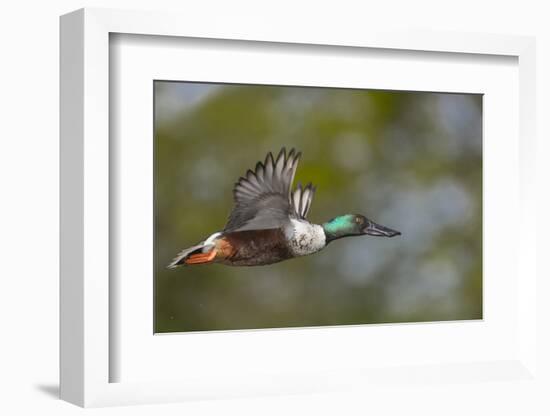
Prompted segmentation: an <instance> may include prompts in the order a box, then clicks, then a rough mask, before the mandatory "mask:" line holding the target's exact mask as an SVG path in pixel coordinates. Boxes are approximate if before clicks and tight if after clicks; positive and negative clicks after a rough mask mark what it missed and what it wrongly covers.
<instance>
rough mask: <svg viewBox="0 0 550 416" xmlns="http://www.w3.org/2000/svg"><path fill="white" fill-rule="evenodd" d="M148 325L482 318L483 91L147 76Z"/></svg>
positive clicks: (209, 327) (187, 328) (197, 327)
mask: <svg viewBox="0 0 550 416" xmlns="http://www.w3.org/2000/svg"><path fill="white" fill-rule="evenodd" d="M154 164H155V178H154V198H155V201H154V203H155V218H154V226H155V240H154V241H155V243H154V250H155V253H154V254H155V270H154V289H155V290H154V324H155V328H154V331H155V332H156V333H177V332H195V331H220V330H224V331H227V330H245V329H268V328H297V327H298V328H304V327H320V326H341V325H365V324H382V323H384V324H388V323H392V324H397V323H405V322H426V321H449V320H479V319H482V317H483V316H482V95H480V94H457V93H440V92H437V93H436V92H415V91H387V90H367V89H343V88H326V87H300V86H276V85H245V84H217V83H198V82H181V81H160V80H159V81H154Z"/></svg>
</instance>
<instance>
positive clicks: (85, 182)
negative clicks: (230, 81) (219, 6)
mask: <svg viewBox="0 0 550 416" xmlns="http://www.w3.org/2000/svg"><path fill="white" fill-rule="evenodd" d="M116 33H123V34H137V35H146V36H163V37H172V38H173V37H182V38H203V39H225V40H229V41H231V40H232V41H247V42H270V43H273V42H276V43H278V44H280V45H281V47H282V48H284V47H285V45H289V44H302V45H318V46H319V45H325V46H326V45H330V47H331V48H349V47H353V48H374V49H384V50H409V51H428V52H434V53H440V54H449V53H450V54H480V55H504V56H509V57H514V58H517V60H518V64H517V65H518V68H519V78H518V79H519V110H518V111H519V114H518V119H519V138H520V153H519V170H518V171H517V172H518V176H519V177H518V178H516V179H517V181H518V182H519V185H520V186H519V190H518V191H519V192H518V194H517V195H518V198H517V202H518V207H517V208H518V213H520V214H523V215H520V216H519V218H517V220H518V221H519V226H520V227H521V229H522V230H524V231H523V232H522V233H521V235H520V236H518V238H519V243H518V248H517V253H516V254H517V264H516V265H517V270H518V271H519V270H521V276H522V278H521V280H520V281H518V283H519V287H518V292H517V299H516V303H517V319H518V322H517V325H518V332H517V334H516V335H517V337H515V338H514V339H516V340H517V343H518V345H517V348H514V349H513V351H514V353H513V354H512V353H510V354H509V356H505V357H499V359H498V361H483V362H470V363H466V362H463V363H459V364H457V363H453V362H445V361H443V362H441V363H440V364H437V365H435V364H430V365H427V366H423V363H422V362H418V363H415V365H416V366H415V367H414V369H412V370H411V368H410V367H407V368H403V369H399V368H385V367H383V368H379V369H373V368H372V366H371V367H369V371H368V372H367V371H360V370H361V366H358V370H350V369H349V368H347V369H346V368H341V369H338V368H336V369H333V370H331V372H330V374H329V375H328V376H327V377H324V378H319V375H318V374H314V373H311V374H300V375H297V374H294V373H293V372H292V371H291V369H288V368H283V369H282V370H281V373H280V374H278V375H277V376H273V375H271V376H269V377H264V378H262V377H258V378H254V377H252V376H249V377H248V378H246V377H244V378H243V377H241V378H240V379H239V378H236V377H234V375H232V374H230V373H228V372H225V373H223V374H220V375H219V377H216V379H215V380H213V379H212V378H206V377H204V378H202V379H200V378H197V377H195V378H188V379H185V377H184V378H182V380H180V381H170V380H168V379H167V380H161V381H158V380H157V381H140V382H124V381H118V382H112V378H113V377H112V371H111V370H110V369H111V368H112V366H113V363H114V362H115V361H116V360H119V359H120V357H117V353H116V351H115V350H113V349H112V348H111V341H110V339H111V338H112V337H113V336H114V335H113V327H112V326H111V325H110V322H111V318H112V317H111V316H110V311H113V309H114V308H116V305H113V304H112V303H113V297H112V291H113V287H112V286H111V284H110V280H109V276H110V273H111V272H112V270H111V268H112V263H111V262H110V260H109V256H110V252H109V247H110V232H109V229H110V227H111V226H112V218H110V209H111V208H110V199H111V198H112V195H110V194H109V192H110V189H111V188H110V179H111V178H110V172H112V170H113V165H112V163H113V160H112V159H111V158H110V148H109V137H110V134H111V133H112V132H110V125H109V117H110V113H109V97H110V72H109V54H110V40H109V38H110V35H111V34H116ZM258 45H261V43H258ZM472 56H474V58H475V55H472ZM534 71H535V44H534V39H532V38H529V37H518V36H507V35H486V34H464V33H436V34H435V33H429V32H402V33H399V32H393V31H389V32H379V31H374V30H372V31H369V30H365V31H364V32H362V33H361V34H357V33H351V34H350V33H339V34H337V33H329V32H326V31H319V32H311V31H310V32H308V33H307V34H305V33H302V32H300V31H297V30H294V31H293V30H282V29H278V28H276V27H275V26H273V27H271V26H261V27H260V26H253V25H252V26H251V27H250V28H245V29H243V28H240V30H239V32H236V31H235V29H234V28H233V27H232V25H231V24H229V23H228V24H226V25H223V24H217V25H215V26H214V25H204V21H202V20H201V19H193V18H190V17H189V16H182V15H174V14H166V13H151V12H134V11H131V12H130V11H118V10H106V9H83V10H79V11H76V12H73V13H71V14H68V15H65V16H63V17H62V18H61V253H62V257H61V340H60V345H61V389H60V394H61V398H62V399H64V400H67V401H69V402H72V403H75V404H78V405H80V406H106V405H118V404H137V403H155V402H167V401H181V400H190V399H195V398H219V397H243V396H244V397H248V396H254V395H262V394H264V395H266V394H267V395H268V394H282V393H300V392H323V391H334V390H342V389H343V390H349V389H353V388H361V387H360V386H363V387H364V386H369V388H372V387H373V386H378V385H380V384H386V385H387V384H388V383H389V384H391V385H393V384H395V385H402V384H405V385H406V384H407V383H408V382H411V380H413V379H415V380H417V381H418V380H420V382H421V383H426V384H428V385H429V384H430V383H433V382H434V381H444V382H452V381H456V380H460V381H461V382H464V381H466V382H472V383H479V382H480V381H482V380H484V379H486V378H487V377H489V379H491V380H493V378H492V377H495V378H494V379H499V377H498V376H495V374H500V375H501V376H502V377H503V379H505V380H507V381H510V380H511V381H517V382H518V383H519V382H522V381H525V380H531V382H537V381H536V380H537V378H536V375H537V362H536V355H535V352H536V345H537V338H536V327H535V322H536V303H535V302H534V299H535V287H536V277H537V275H536V269H535V264H536V262H535V261H534V256H535V255H536V254H535V253H536V235H535V230H536V227H535V216H534V212H535V206H534V204H535V202H534V201H535V199H534V195H533V193H534V191H533V188H532V185H531V184H532V183H533V177H534V159H535V155H534V152H533V150H532V149H533V143H534V141H535V132H534V125H535V123H534V120H533V117H534V114H535V111H534V110H535V77H534ZM527 214H529V215H527ZM518 271H516V273H518ZM411 331H414V328H413V329H411ZM298 332H299V330H295V333H298ZM255 336H256V337H261V336H262V334H261V333H256V335H255ZM271 336H273V335H271ZM174 378H177V377H174ZM533 380H534V381H533Z"/></svg>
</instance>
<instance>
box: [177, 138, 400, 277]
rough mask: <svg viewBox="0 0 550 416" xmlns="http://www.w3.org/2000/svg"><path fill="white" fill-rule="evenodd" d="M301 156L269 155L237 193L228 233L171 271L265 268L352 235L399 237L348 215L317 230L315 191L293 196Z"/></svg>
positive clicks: (191, 251)
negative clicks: (311, 214) (310, 216)
mask: <svg viewBox="0 0 550 416" xmlns="http://www.w3.org/2000/svg"><path fill="white" fill-rule="evenodd" d="M299 159H300V153H297V154H295V153H294V149H292V150H291V151H290V152H289V154H288V156H287V154H286V151H285V149H283V150H281V152H280V153H279V155H278V156H277V158H276V160H275V159H274V158H273V156H272V154H271V153H269V154H268V155H267V157H266V159H265V162H264V163H261V162H258V164H257V165H256V169H255V171H254V172H253V171H252V170H248V171H247V173H246V177H241V178H240V179H239V181H238V182H237V183H236V184H235V188H234V190H233V194H234V200H235V207H234V209H233V211H232V212H231V215H230V216H229V220H228V222H227V225H226V226H225V228H224V230H223V231H220V232H217V233H214V234H212V235H211V236H210V237H208V238H207V239H206V240H204V241H202V242H200V243H199V244H197V245H195V246H193V247H190V248H188V249H185V250H183V251H182V252H180V253H179V254H178V256H177V257H176V258H175V259H174V260H173V261H172V263H171V264H170V265H169V266H168V267H169V268H175V267H177V266H180V265H191V264H207V263H221V264H225V265H228V266H260V265H266V264H272V263H277V262H280V261H283V260H288V259H291V258H294V257H301V256H306V255H309V254H313V253H316V252H318V251H320V250H322V249H323V248H324V247H326V245H327V244H328V243H329V242H330V241H332V240H335V239H338V238H341V237H345V236H350V235H363V234H370V235H379V236H387V237H393V236H394V235H398V234H400V233H399V232H398V231H394V230H391V229H389V228H386V227H383V226H380V225H378V224H375V223H373V222H372V221H369V220H368V219H366V218H365V217H363V216H362V215H343V216H340V217H336V218H334V219H333V220H331V221H329V222H327V223H324V224H323V225H318V224H312V223H310V222H309V221H308V220H307V219H306V216H307V213H308V211H309V208H310V206H311V201H312V199H313V195H314V193H315V187H313V186H312V185H311V184H308V185H307V186H305V187H304V188H302V186H301V185H298V187H297V188H296V189H295V190H294V191H293V192H291V185H292V182H293V179H294V175H295V172H296V168H297V166H298V161H299Z"/></svg>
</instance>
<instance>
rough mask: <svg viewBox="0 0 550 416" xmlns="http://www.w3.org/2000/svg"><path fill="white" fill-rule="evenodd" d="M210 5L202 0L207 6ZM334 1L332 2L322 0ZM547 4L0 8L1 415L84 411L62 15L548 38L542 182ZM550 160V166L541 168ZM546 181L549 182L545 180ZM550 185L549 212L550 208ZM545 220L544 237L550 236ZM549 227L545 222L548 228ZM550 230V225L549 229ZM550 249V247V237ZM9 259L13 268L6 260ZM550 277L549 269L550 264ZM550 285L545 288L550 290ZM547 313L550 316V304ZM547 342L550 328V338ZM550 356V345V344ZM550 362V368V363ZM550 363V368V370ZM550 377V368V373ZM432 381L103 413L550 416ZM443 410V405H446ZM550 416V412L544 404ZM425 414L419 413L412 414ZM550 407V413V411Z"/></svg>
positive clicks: (496, 395)
mask: <svg viewBox="0 0 550 416" xmlns="http://www.w3.org/2000/svg"><path fill="white" fill-rule="evenodd" d="M199 3H200V4H199ZM325 3H326V4H327V7H324V6H323V5H322V4H325ZM545 3H546V2H544V1H527V0H524V1H513V2H504V1H502V0H501V1H484V2H481V1H470V0H460V1H453V2H449V1H447V2H443V1H435V0H434V1H426V0H415V1H406V0H404V1H383V0H377V1H368V2H367V1H361V2H359V1H357V2H351V1H345V0H339V1H329V2H320V1H316V2H310V3H306V2H305V1H302V2H301V3H299V4H294V2H288V6H287V3H284V2H283V1H281V0H278V1H270V2H269V3H267V2H254V1H249V2H245V1H237V0H233V1H230V2H219V3H214V2H213V1H200V2H199V1H196V2H192V3H191V2H186V1H184V0H180V1H161V0H159V1H152V0H149V1H147V0H138V1H130V0H112V1H99V0H89V1H88V2H81V1H68V0H51V1H31V0H26V1H25V0H21V1H17V2H16V1H12V2H9V3H7V2H4V3H3V5H2V10H1V13H0V30H1V36H0V39H1V45H2V48H1V49H0V51H1V53H2V59H1V63H0V71H1V75H2V76H1V77H0V98H1V101H0V106H1V107H0V120H1V124H0V137H1V138H0V140H1V141H0V143H1V151H0V170H1V175H0V178H1V180H2V184H1V188H0V189H1V190H2V195H3V199H2V204H1V205H0V210H1V211H0V213H1V215H0V221H1V223H0V235H1V237H2V238H1V240H0V241H1V244H2V246H1V251H0V253H2V254H1V256H0V259H1V261H2V266H3V268H2V274H1V284H2V287H1V290H0V312H1V314H0V316H1V317H2V339H3V340H2V342H1V343H0V352H1V353H2V354H1V355H0V378H1V381H0V383H1V387H0V413H2V414H6V415H10V414H35V413H37V412H40V414H60V415H65V414H73V413H77V412H80V411H81V409H79V408H76V407H74V406H72V405H69V404H66V403H64V402H61V401H58V400H56V399H55V398H54V396H55V395H56V394H57V376H58V370H57V367H58V350H57V349H58V324H57V321H58V305H57V303H58V117H59V114H58V85H59V82H58V69H59V65H58V60H59V48H58V16H59V15H61V14H64V13H66V12H69V11H72V10H74V9H77V8H80V7H84V6H88V7H116V8H134V9H163V10H172V9H173V10H176V9H178V10H182V11H186V12H188V13H205V14H212V13H221V14H225V15H227V18H228V19H232V20H235V22H236V24H238V19H239V18H243V15H249V16H251V18H260V19H275V20H276V21H280V22H281V25H285V24H299V25H303V27H304V30H307V27H308V25H310V24H315V25H323V26H324V27H327V28H329V29H335V28H336V29H337V28H338V27H350V26H354V27H357V28H361V27H364V26H368V25H370V24H375V23H376V24H384V25H388V26H401V27H406V26H412V27H431V28H434V29H443V30H459V31H464V30H472V31H476V32H490V33H512V34H524V35H536V36H537V37H538V91H539V95H538V103H539V110H538V128H539V137H540V138H542V137H545V138H546V140H545V141H543V140H542V139H539V142H540V146H539V150H538V154H539V167H540V175H539V176H540V177H541V178H542V175H544V178H545V179H546V182H548V178H549V175H548V173H549V168H548V167H547V166H548V162H547V160H546V159H547V158H548V157H550V152H549V150H550V146H549V144H548V138H549V137H550V129H549V127H548V124H546V125H545V124H544V123H547V122H546V120H547V115H548V114H550V105H549V104H550V94H549V93H550V88H549V87H550V85H549V83H550V75H549V74H550V31H549V30H548V26H549V24H548V18H549V16H550V13H548V12H547V11H546V10H545V7H544V6H545ZM543 163H546V164H547V166H544V167H543V166H542V164H543ZM539 186H543V185H542V183H541V184H539ZM548 189H549V187H548V184H546V189H545V193H544V194H542V195H541V206H540V212H541V213H544V212H546V213H547V212H550V210H549V208H550V206H549V205H550V204H549V198H548ZM545 217H546V218H543V221H544V224H541V225H540V226H539V227H540V228H541V235H542V236H543V237H541V239H540V241H541V243H545V241H543V240H545V238H544V235H548V234H549V233H548V231H550V229H549V227H548V223H549V221H548V219H547V217H548V216H547V215H546V216H545ZM542 227H544V228H542ZM543 230H545V231H546V232H544V231H543ZM545 244H546V248H548V243H547V242H546V243H545ZM6 265H7V267H6ZM545 271H546V272H547V273H546V275H547V276H550V273H548V271H549V270H548V268H547V266H546V269H545ZM549 288H550V284H548V283H543V285H541V286H539V289H538V290H539V293H544V292H545V293H547V294H550V290H549ZM541 312H543V313H545V314H546V316H550V313H549V308H548V306H546V305H542V306H541ZM545 341H546V343H545V346H546V347H548V346H549V343H548V335H546V338H545ZM545 350H546V351H550V348H545ZM543 358H544V359H545V361H544V362H545V365H546V366H548V360H547V358H545V357H543ZM546 368H547V369H548V367H546ZM546 374H550V372H548V371H547V372H546ZM439 389H440V394H438V395H437V396H434V395H433V394H431V393H430V394H428V393H427V392H426V391H424V390H423V389H422V388H418V389H415V390H414V391H410V392H408V393H407V394H405V395H402V396H399V397H397V396H396V395H395V394H391V392H390V391H388V395H387V397H386V396H385V395H384V396H378V397H366V396H365V395H363V396H361V395H353V394H352V393H339V394H332V395H323V396H302V397H286V398H269V399H255V400H232V401H216V402H208V403H206V402H202V403H201V402H197V403H187V404H174V405H162V406H155V407H150V406H142V407H134V408H115V409H100V410H95V411H94V412H97V413H99V414H115V415H122V414H134V413H137V414H149V413H150V412H156V413H158V414H163V415H164V414H177V415H182V414H193V415H217V414H222V413H223V414H228V413H229V414H269V415H279V414H283V413H285V414H313V413H315V414H322V415H325V414H326V415H333V414H342V415H349V414H365V413H367V412H368V413H371V414H388V413H389V414H394V413H395V414H403V413H404V412H405V411H408V413H411V411H412V410H414V411H416V412H418V413H419V414H426V413H427V414H431V413H432V412H434V414H440V413H444V414H457V415H458V414H460V415H464V414H466V412H468V413H469V414H483V413H487V414H520V413H522V414H539V412H540V414H543V412H544V411H543V409H542V408H541V407H540V403H541V401H539V400H538V399H537V398H540V397H542V396H541V395H542V394H543V392H537V391H531V390H530V389H529V387H528V386H526V388H525V389H519V388H515V387H511V386H507V385H505V384H498V385H495V386H494V388H492V390H491V392H492V393H491V394H490V398H491V399H492V400H490V402H491V404H490V405H489V404H488V402H487V401H484V403H486V404H484V405H478V404H476V398H480V393H479V392H476V389H475V388H473V387H470V386H440V387H439ZM546 406H548V405H546ZM438 409H440V411H438ZM545 410H546V412H548V411H549V409H548V407H547V408H546V409H545ZM412 413H414V412H412ZM546 414H548V413H546Z"/></svg>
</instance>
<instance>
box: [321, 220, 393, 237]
mask: <svg viewBox="0 0 550 416" xmlns="http://www.w3.org/2000/svg"><path fill="white" fill-rule="evenodd" d="M323 230H324V231H325V235H326V239H327V244H328V243H330V242H331V241H334V240H336V239H338V238H342V237H351V236H357V235H372V236H377V237H394V236H396V235H400V234H401V233H400V232H399V231H395V230H392V229H391V228H388V227H384V226H383V225H380V224H376V223H375V222H374V221H371V220H369V219H368V218H366V217H365V216H363V215H359V214H346V215H340V216H339V217H336V218H333V219H331V220H330V221H328V222H325V223H324V224H323Z"/></svg>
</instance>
